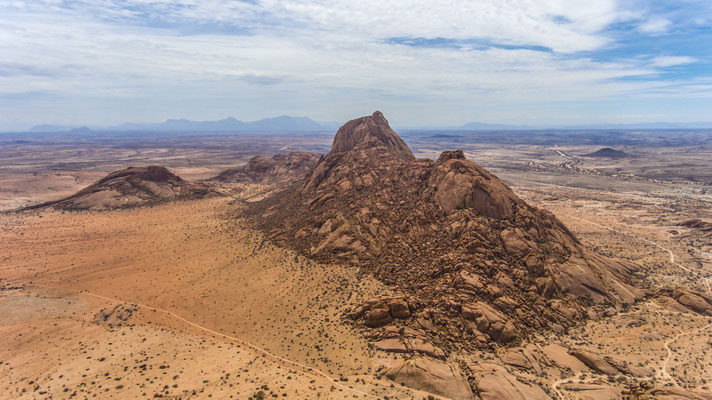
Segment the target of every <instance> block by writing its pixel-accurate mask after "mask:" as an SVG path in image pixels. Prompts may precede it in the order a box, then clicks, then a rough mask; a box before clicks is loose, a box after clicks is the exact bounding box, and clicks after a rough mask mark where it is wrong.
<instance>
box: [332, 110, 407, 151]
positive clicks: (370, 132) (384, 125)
mask: <svg viewBox="0 0 712 400" xmlns="http://www.w3.org/2000/svg"><path fill="white" fill-rule="evenodd" d="M377 146H378V147H380V146H383V147H386V148H387V149H388V150H389V153H391V154H393V155H395V156H397V157H398V158H401V159H403V160H414V159H415V156H414V155H413V153H412V152H411V151H410V149H409V148H408V145H406V144H405V142H404V141H403V139H401V138H400V136H398V134H397V133H396V132H395V131H394V130H393V129H391V127H390V125H388V120H386V117H384V116H383V113H381V112H380V111H376V112H374V113H373V114H371V115H367V116H365V117H361V118H357V119H353V120H351V121H349V122H347V123H345V124H344V125H343V126H342V127H341V128H339V130H338V131H337V132H336V136H334V142H333V144H332V145H331V150H330V151H329V154H327V157H328V156H331V155H334V154H337V153H344V152H347V151H351V150H354V149H367V148H371V147H377Z"/></svg>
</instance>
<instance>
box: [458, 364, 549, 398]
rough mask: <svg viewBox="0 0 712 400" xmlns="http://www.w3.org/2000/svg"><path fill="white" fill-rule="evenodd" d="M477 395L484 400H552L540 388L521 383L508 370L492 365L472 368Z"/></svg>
mask: <svg viewBox="0 0 712 400" xmlns="http://www.w3.org/2000/svg"><path fill="white" fill-rule="evenodd" d="M471 370H472V374H473V376H474V381H475V387H476V389H477V394H478V395H479V396H480V398H482V400H550V399H551V397H549V395H547V394H546V392H544V390H542V389H541V388H540V387H539V386H536V385H531V384H527V383H524V382H521V381H519V380H518V379H517V378H516V377H515V376H514V375H512V374H510V373H509V372H508V371H507V369H506V368H504V367H502V366H501V365H497V364H492V363H478V364H475V365H473V366H472V367H471Z"/></svg>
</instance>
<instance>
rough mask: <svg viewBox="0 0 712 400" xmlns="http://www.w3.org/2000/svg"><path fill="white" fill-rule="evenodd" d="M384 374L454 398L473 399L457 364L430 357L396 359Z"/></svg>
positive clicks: (409, 385) (413, 385)
mask: <svg viewBox="0 0 712 400" xmlns="http://www.w3.org/2000/svg"><path fill="white" fill-rule="evenodd" d="M383 375H384V376H386V377H387V378H389V379H391V380H393V381H395V382H397V383H400V384H403V385H406V386H408V387H411V388H414V389H419V390H424V391H426V392H429V393H433V394H437V395H440V396H445V397H447V398H448V399H453V400H472V399H474V395H473V394H472V390H471V389H470V385H468V383H467V380H465V378H464V376H463V375H462V373H461V372H460V369H459V368H457V366H455V365H452V364H448V363H445V362H442V361H437V360H432V359H429V358H423V357H416V358H412V359H410V360H397V361H394V362H393V363H392V364H391V365H390V366H389V367H388V368H386V370H385V371H384V372H383Z"/></svg>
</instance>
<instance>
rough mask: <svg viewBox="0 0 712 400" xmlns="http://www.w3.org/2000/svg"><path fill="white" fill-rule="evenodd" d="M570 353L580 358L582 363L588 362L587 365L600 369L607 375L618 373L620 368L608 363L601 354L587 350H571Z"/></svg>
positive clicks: (596, 369)
mask: <svg viewBox="0 0 712 400" xmlns="http://www.w3.org/2000/svg"><path fill="white" fill-rule="evenodd" d="M569 354H571V355H572V356H574V357H576V358H578V359H579V360H580V361H581V362H582V363H584V364H586V366H587V367H589V368H591V369H592V370H595V371H598V372H600V373H602V374H606V375H616V374H618V370H617V369H616V368H615V367H614V366H613V365H611V364H610V363H608V362H607V361H606V360H605V359H604V358H603V357H601V356H600V355H598V354H596V353H593V352H591V351H587V350H574V349H571V350H569Z"/></svg>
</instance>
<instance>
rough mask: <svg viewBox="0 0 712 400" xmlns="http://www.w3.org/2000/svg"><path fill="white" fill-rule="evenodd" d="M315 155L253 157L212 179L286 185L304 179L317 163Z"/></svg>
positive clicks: (295, 153)
mask: <svg viewBox="0 0 712 400" xmlns="http://www.w3.org/2000/svg"><path fill="white" fill-rule="evenodd" d="M319 157H320V156H319V155H318V154H315V153H301V152H292V153H289V154H276V155H274V156H272V157H271V158H270V157H265V156H254V157H252V158H250V159H249V160H248V162H247V164H246V165H244V166H243V167H241V168H237V169H228V170H226V171H223V172H221V173H220V174H219V175H218V176H216V177H215V178H213V179H214V180H216V181H220V182H240V183H279V184H286V183H292V182H296V181H299V180H302V179H304V178H305V177H306V176H307V174H308V173H309V172H310V171H311V170H312V168H314V166H315V165H316V164H317V162H318V161H319Z"/></svg>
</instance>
